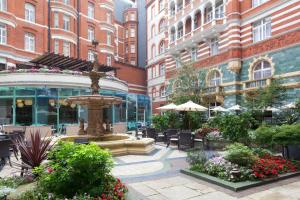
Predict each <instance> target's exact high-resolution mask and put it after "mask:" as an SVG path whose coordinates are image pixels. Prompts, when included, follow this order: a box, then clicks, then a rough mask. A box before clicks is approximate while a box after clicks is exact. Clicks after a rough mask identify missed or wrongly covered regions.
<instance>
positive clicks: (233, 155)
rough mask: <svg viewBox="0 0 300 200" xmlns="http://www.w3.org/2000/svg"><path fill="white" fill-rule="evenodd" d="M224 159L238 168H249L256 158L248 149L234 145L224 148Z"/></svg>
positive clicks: (238, 144) (239, 144) (237, 144)
mask: <svg viewBox="0 0 300 200" xmlns="http://www.w3.org/2000/svg"><path fill="white" fill-rule="evenodd" d="M225 159H226V160H228V161H230V162H232V163H235V164H237V165H240V166H251V165H252V164H253V163H254V162H255V160H257V157H256V156H255V155H254V153H253V151H252V150H251V149H250V148H249V147H247V146H245V145H243V144H241V143H234V144H231V145H228V146H227V147H226V152H225Z"/></svg>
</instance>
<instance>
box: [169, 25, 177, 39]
mask: <svg viewBox="0 0 300 200" xmlns="http://www.w3.org/2000/svg"><path fill="white" fill-rule="evenodd" d="M170 35H171V42H174V41H175V39H176V30H175V27H174V26H173V27H172V28H171V34H170Z"/></svg>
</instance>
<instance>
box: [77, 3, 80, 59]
mask: <svg viewBox="0 0 300 200" xmlns="http://www.w3.org/2000/svg"><path fill="white" fill-rule="evenodd" d="M79 13H80V0H77V58H80V39H79V37H80V14H79Z"/></svg>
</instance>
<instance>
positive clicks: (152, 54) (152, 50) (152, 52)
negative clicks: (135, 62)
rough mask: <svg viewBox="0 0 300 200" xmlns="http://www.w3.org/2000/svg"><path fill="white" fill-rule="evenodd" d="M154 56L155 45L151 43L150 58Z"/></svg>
mask: <svg viewBox="0 0 300 200" xmlns="http://www.w3.org/2000/svg"><path fill="white" fill-rule="evenodd" d="M154 57H155V45H152V48H151V58H154Z"/></svg>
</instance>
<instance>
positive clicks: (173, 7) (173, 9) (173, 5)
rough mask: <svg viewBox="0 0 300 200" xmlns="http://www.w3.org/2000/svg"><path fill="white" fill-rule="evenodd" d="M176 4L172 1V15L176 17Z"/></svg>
mask: <svg viewBox="0 0 300 200" xmlns="http://www.w3.org/2000/svg"><path fill="white" fill-rule="evenodd" d="M175 12H176V11H175V3H174V1H172V2H171V3H170V15H171V16H174V15H175Z"/></svg>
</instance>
